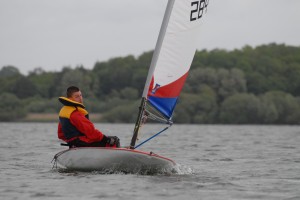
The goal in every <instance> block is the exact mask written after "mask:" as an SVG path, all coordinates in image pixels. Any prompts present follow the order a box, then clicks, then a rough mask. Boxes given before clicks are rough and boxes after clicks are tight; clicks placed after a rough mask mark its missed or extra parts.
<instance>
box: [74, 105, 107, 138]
mask: <svg viewBox="0 0 300 200" xmlns="http://www.w3.org/2000/svg"><path fill="white" fill-rule="evenodd" d="M70 121H71V123H72V124H73V125H74V126H75V127H76V128H77V130H79V131H80V132H81V133H83V134H84V135H85V136H81V137H80V139H81V140H83V141H85V142H88V143H91V142H98V141H101V140H102V139H103V137H104V135H103V133H102V132H100V131H99V130H97V129H96V128H95V126H94V124H93V123H92V122H91V121H90V120H88V119H87V118H86V117H85V116H84V115H83V114H82V113H80V112H79V111H74V112H73V113H72V114H71V116H70Z"/></svg>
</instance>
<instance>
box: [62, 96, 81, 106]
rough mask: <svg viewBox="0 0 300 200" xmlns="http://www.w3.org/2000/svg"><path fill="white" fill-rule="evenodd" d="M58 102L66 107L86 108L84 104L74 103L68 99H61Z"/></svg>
mask: <svg viewBox="0 0 300 200" xmlns="http://www.w3.org/2000/svg"><path fill="white" fill-rule="evenodd" d="M58 100H59V101H60V103H62V104H63V105H65V106H79V107H81V108H85V106H84V105H83V104H81V103H78V102H76V101H73V100H71V99H69V98H66V97H59V98H58Z"/></svg>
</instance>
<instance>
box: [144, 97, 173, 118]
mask: <svg viewBox="0 0 300 200" xmlns="http://www.w3.org/2000/svg"><path fill="white" fill-rule="evenodd" d="M177 99H178V97H175V98H159V97H154V96H149V98H148V101H149V102H150V103H151V105H152V106H154V107H155V108H156V109H157V110H158V111H159V112H161V113H162V114H163V115H164V116H166V117H167V118H168V119H170V118H171V117H172V114H173V111H174V108H175V106H176V103H177Z"/></svg>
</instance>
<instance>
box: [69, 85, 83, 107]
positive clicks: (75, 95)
mask: <svg viewBox="0 0 300 200" xmlns="http://www.w3.org/2000/svg"><path fill="white" fill-rule="evenodd" d="M67 97H68V98H69V99H71V100H73V101H76V102H78V103H83V99H82V94H81V91H80V89H79V88H78V87H76V86H70V87H68V89H67Z"/></svg>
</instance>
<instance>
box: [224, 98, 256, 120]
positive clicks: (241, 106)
mask: <svg viewBox="0 0 300 200" xmlns="http://www.w3.org/2000/svg"><path fill="white" fill-rule="evenodd" d="M260 110H261V103H260V100H259V98H257V97H256V96H254V95H253V94H245V93H243V94H235V95H232V96H230V97H228V98H226V99H225V100H224V102H223V103H222V105H221V108H220V116H219V117H220V122H221V123H225V124H227V123H229V124H247V123H249V124H259V123H260V116H261V113H260Z"/></svg>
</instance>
